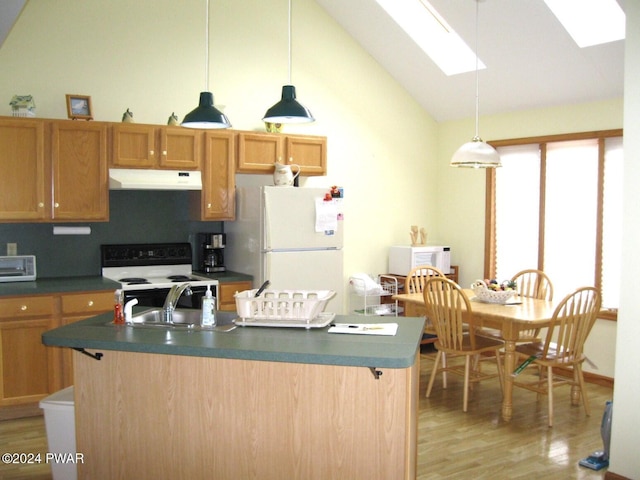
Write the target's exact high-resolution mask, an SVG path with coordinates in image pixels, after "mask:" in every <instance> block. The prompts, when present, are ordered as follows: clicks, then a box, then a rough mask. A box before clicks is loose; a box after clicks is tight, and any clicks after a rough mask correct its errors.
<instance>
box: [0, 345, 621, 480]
mask: <svg viewBox="0 0 640 480" xmlns="http://www.w3.org/2000/svg"><path fill="white" fill-rule="evenodd" d="M423 352H424V353H423V355H421V378H420V412H419V423H418V428H419V430H418V480H444V479H456V480H457V479H468V478H473V479H491V480H499V479H509V480H512V479H523V480H524V479H527V480H530V479H537V480H546V479H549V480H552V479H553V480H556V479H579V480H592V479H602V478H603V477H604V472H605V471H606V470H601V471H599V472H594V471H592V470H589V469H587V468H584V467H580V466H579V465H578V461H579V460H580V459H582V458H584V457H586V456H587V455H588V454H590V453H591V452H593V451H595V450H600V449H602V439H601V438H600V422H601V420H602V413H603V411H604V404H605V402H606V401H607V400H610V399H611V398H612V395H613V392H612V390H611V388H608V387H603V386H599V385H593V384H587V390H588V395H589V400H590V402H591V410H592V411H591V416H590V417H587V416H586V415H585V414H584V410H583V408H582V407H574V406H571V404H570V401H569V388H568V387H567V388H566V389H565V388H560V389H558V390H556V394H555V396H554V400H555V415H554V426H553V428H549V427H548V426H547V399H546V397H541V398H540V399H537V398H536V395H535V394H534V393H532V392H528V391H524V390H520V389H517V390H516V391H515V392H514V417H513V419H512V421H511V422H509V423H506V422H504V421H502V419H501V418H500V401H501V395H502V394H501V391H500V387H499V385H498V382H497V380H496V381H495V382H494V381H492V380H489V381H486V382H483V383H480V384H479V385H476V386H475V388H474V390H473V391H472V392H471V395H470V398H469V411H468V412H467V413H463V412H462V378H461V377H457V376H454V375H449V386H448V388H447V389H446V390H443V389H442V381H441V379H440V378H438V379H436V382H435V385H434V387H433V391H432V393H431V398H425V397H424V395H425V391H426V387H427V381H428V377H429V374H430V372H431V366H432V365H433V359H434V357H435V354H434V353H433V347H432V346H431V345H427V346H423ZM483 368H491V367H490V365H487V366H486V367H483ZM0 452H2V453H4V452H21V453H38V452H39V453H41V454H42V455H43V458H44V454H45V453H46V452H47V441H46V435H45V429H44V419H43V417H41V416H40V417H31V418H24V419H18V420H5V421H2V422H0ZM51 478H52V477H51V468H50V466H49V465H46V464H45V463H44V462H43V463H42V464H39V465H23V466H20V467H18V466H14V465H5V464H0V479H2V480H49V479H51ZM389 480H395V479H389Z"/></svg>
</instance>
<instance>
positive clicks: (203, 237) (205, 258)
mask: <svg viewBox="0 0 640 480" xmlns="http://www.w3.org/2000/svg"><path fill="white" fill-rule="evenodd" d="M226 243H227V236H226V235H225V234H224V233H199V234H198V244H199V245H200V262H199V263H200V269H201V270H202V271H203V272H205V273H214V272H225V271H226V270H227V269H226V267H225V266H224V247H225V245H226Z"/></svg>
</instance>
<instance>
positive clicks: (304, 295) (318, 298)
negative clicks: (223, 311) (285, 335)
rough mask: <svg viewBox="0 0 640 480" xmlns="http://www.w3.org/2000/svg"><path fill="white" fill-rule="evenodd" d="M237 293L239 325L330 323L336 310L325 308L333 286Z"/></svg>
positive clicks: (317, 324) (290, 325)
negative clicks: (316, 288)
mask: <svg viewBox="0 0 640 480" xmlns="http://www.w3.org/2000/svg"><path fill="white" fill-rule="evenodd" d="M256 293H257V289H253V290H245V291H243V292H239V293H236V294H235V299H236V310H237V313H238V317H239V318H238V319H237V320H236V322H235V323H236V325H241V326H245V327H246V326H255V327H303V328H322V327H326V326H327V325H328V324H329V323H331V321H332V320H333V318H334V317H335V313H325V312H323V310H324V308H325V306H326V305H327V302H328V301H329V300H331V299H332V298H333V297H334V296H335V295H336V292H334V291H333V290H265V291H263V292H262V293H261V294H260V295H259V296H257V297H256Z"/></svg>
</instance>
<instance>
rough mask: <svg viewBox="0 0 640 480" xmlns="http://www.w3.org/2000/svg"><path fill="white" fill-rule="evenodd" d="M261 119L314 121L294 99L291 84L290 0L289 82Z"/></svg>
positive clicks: (268, 120) (296, 121)
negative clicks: (280, 96)
mask: <svg viewBox="0 0 640 480" xmlns="http://www.w3.org/2000/svg"><path fill="white" fill-rule="evenodd" d="M262 120H263V121H265V122H269V123H309V122H313V121H315V118H313V115H311V112H310V111H309V109H308V108H306V107H305V106H304V105H301V104H300V103H299V102H298V101H297V100H296V87H294V86H293V85H291V0H289V84H288V85H284V86H283V87H282V98H281V99H280V101H279V102H278V103H276V104H275V105H274V106H273V107H271V108H270V109H269V110H267V113H265V114H264V118H263V119H262Z"/></svg>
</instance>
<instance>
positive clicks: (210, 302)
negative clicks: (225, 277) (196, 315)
mask: <svg viewBox="0 0 640 480" xmlns="http://www.w3.org/2000/svg"><path fill="white" fill-rule="evenodd" d="M215 325H216V299H215V297H214V296H213V295H212V294H211V288H210V287H209V285H207V291H206V293H205V294H204V298H203V299H202V326H203V327H214V326H215Z"/></svg>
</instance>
